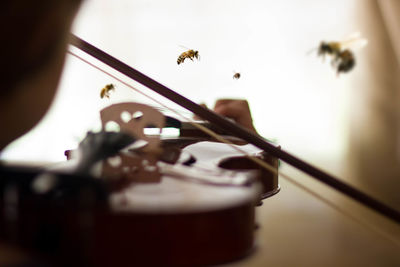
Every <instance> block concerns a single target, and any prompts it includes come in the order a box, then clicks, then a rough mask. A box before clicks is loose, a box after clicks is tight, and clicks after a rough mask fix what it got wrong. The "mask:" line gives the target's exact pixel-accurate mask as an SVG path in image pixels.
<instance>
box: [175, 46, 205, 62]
mask: <svg viewBox="0 0 400 267" xmlns="http://www.w3.org/2000/svg"><path fill="white" fill-rule="evenodd" d="M187 58H189V59H190V60H192V61H193V58H196V59H198V60H200V55H199V51H195V50H193V49H190V50H187V51H185V52H183V53H182V54H180V55H179V57H178V60H177V63H178V65H179V64H181V63H183V62H184V61H185V59H187Z"/></svg>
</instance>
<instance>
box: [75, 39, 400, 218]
mask: <svg viewBox="0 0 400 267" xmlns="http://www.w3.org/2000/svg"><path fill="white" fill-rule="evenodd" d="M70 44H71V45H73V46H75V47H77V48H78V49H80V50H82V51H84V52H85V53H87V54H89V55H90V56H92V57H94V58H96V59H97V60H99V61H101V62H103V63H104V64H106V65H108V66H110V67H111V68H113V69H115V70H117V71H119V72H120V73H122V74H124V75H126V76H127V77H129V78H131V79H133V80H135V81H136V82H138V83H140V84H142V85H144V86H146V87H147V88H149V89H151V90H153V91H155V92H156V93H158V94H160V95H162V96H164V97H166V98H167V99H169V100H171V101H173V102H174V103H176V104H178V105H180V106H182V107H184V108H186V109H188V110H190V111H191V112H193V113H194V114H196V115H198V116H200V117H201V118H203V119H205V120H208V121H209V122H211V123H213V124H215V125H218V126H219V127H220V128H222V129H224V130H225V131H226V132H228V133H230V134H232V135H233V136H236V137H239V138H241V139H243V140H245V141H247V142H249V143H250V144H253V145H254V146H256V147H258V148H260V149H262V150H264V151H266V152H268V153H269V154H271V155H273V156H275V157H277V158H279V159H281V160H282V161H284V162H286V163H288V164H290V165H292V166H293V167H296V168H298V169H299V170H301V171H303V172H305V173H307V174H309V175H310V176H311V177H313V178H315V179H317V180H318V181H320V182H322V183H325V184H327V185H329V186H330V187H333V188H334V189H336V190H338V191H340V192H342V193H343V194H345V195H347V196H349V197H351V198H352V199H354V200H356V201H358V202H360V203H361V204H364V205H365V206H367V207H369V208H371V209H373V210H375V211H376V212H378V213H380V214H382V215H384V216H386V217H387V218H390V219H392V220H393V221H395V222H397V223H400V212H399V211H397V210H395V209H393V208H391V207H389V206H388V205H386V204H384V203H382V202H380V201H379V200H377V199H375V198H373V197H371V196H369V195H367V194H365V193H363V192H362V191H360V190H358V189H356V188H354V187H352V186H350V185H348V184H346V183H344V182H342V181H340V180H339V179H338V178H335V177H333V176H332V175H330V174H328V173H326V172H324V171H322V170H320V169H318V168H316V167H314V166H312V165H310V164H309V163H307V162H305V161H303V160H301V159H299V158H297V157H295V156H293V155H291V154H289V153H288V152H285V151H284V150H282V149H281V148H280V147H276V146H274V145H272V144H270V143H268V142H267V141H265V140H264V139H263V138H262V137H261V136H259V135H257V134H254V133H251V132H249V131H247V130H246V129H245V128H243V127H241V126H239V125H237V124H235V123H233V122H231V121H229V120H227V119H225V118H224V117H222V116H220V115H218V114H216V113H214V112H212V111H210V110H208V109H207V108H204V107H202V106H200V105H198V104H196V103H195V102H193V101H191V100H189V99H188V98H186V97H184V96H182V95H180V94H178V93H176V92H175V91H173V90H171V89H169V88H168V87H166V86H164V85H162V84H160V83H159V82H157V81H155V80H153V79H151V78H150V77H148V76H146V75H144V74H143V73H141V72H139V71H137V70H135V69H134V68H132V67H130V66H128V65H127V64H125V63H123V62H122V61H120V60H118V59H116V58H114V57H113V56H111V55H109V54H107V53H106V52H104V51H102V50H100V49H99V48H97V47H95V46H93V45H91V44H89V43H88V42H86V41H84V40H82V39H81V38H79V37H77V36H76V35H73V34H71V39H70Z"/></svg>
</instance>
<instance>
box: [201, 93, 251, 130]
mask: <svg viewBox="0 0 400 267" xmlns="http://www.w3.org/2000/svg"><path fill="white" fill-rule="evenodd" d="M201 106H203V107H206V105H204V104H201ZM213 111H214V112H215V113H217V114H219V115H221V116H224V117H227V118H229V119H232V120H234V121H235V122H236V123H237V124H239V125H241V126H243V127H245V128H247V129H248V130H250V131H252V132H254V133H257V131H256V129H255V127H254V125H253V118H252V116H251V112H250V107H249V103H248V102H247V100H245V99H218V100H217V101H216V102H215V105H214V109H213ZM195 118H197V117H195ZM197 119H198V118H197Z"/></svg>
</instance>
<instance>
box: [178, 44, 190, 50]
mask: <svg viewBox="0 0 400 267" xmlns="http://www.w3.org/2000/svg"><path fill="white" fill-rule="evenodd" d="M179 46H180V47H182V48H183V49H185V50H190V48H187V47H186V46H184V45H179Z"/></svg>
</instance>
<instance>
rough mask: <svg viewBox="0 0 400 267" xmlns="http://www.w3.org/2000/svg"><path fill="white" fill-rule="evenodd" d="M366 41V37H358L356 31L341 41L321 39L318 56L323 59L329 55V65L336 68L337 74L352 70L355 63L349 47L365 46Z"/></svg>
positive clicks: (358, 34)
mask: <svg viewBox="0 0 400 267" xmlns="http://www.w3.org/2000/svg"><path fill="white" fill-rule="evenodd" d="M367 43H368V42H367V40H366V39H363V38H360V33H358V32H357V33H355V34H353V35H351V38H349V39H347V40H344V41H342V42H324V41H322V42H321V43H320V45H319V47H318V56H321V57H322V58H323V59H324V58H325V56H326V55H328V56H331V57H332V60H331V65H332V67H333V68H335V69H336V71H337V75H339V73H341V72H348V71H350V70H352V69H353V68H354V66H355V64H356V60H355V57H354V54H353V52H352V51H351V50H350V49H349V48H350V47H352V48H354V47H356V46H358V47H361V46H365V45H366V44H367Z"/></svg>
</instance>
